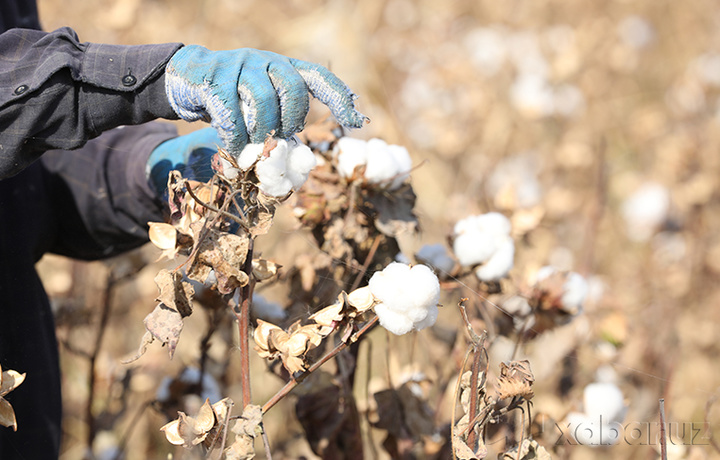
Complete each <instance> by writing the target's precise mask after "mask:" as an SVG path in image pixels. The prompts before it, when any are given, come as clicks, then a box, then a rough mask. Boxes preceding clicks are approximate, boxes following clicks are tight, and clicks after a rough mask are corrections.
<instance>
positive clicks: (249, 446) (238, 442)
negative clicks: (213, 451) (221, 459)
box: [225, 404, 262, 460]
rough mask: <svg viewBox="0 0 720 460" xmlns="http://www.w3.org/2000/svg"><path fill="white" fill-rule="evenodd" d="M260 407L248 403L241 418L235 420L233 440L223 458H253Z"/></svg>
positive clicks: (258, 430)
mask: <svg viewBox="0 0 720 460" xmlns="http://www.w3.org/2000/svg"><path fill="white" fill-rule="evenodd" d="M261 422H262V408H261V407H260V406H255V405H253V404H248V405H247V406H245V409H243V413H242V416H241V418H239V419H238V420H237V421H236V422H235V426H233V428H232V432H233V433H235V441H234V442H233V443H232V445H230V447H228V448H227V449H226V450H225V460H250V459H252V458H255V447H254V444H255V437H256V436H257V435H259V434H260V430H261V427H260V423H261Z"/></svg>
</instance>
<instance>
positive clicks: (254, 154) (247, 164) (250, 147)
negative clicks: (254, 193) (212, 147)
mask: <svg viewBox="0 0 720 460" xmlns="http://www.w3.org/2000/svg"><path fill="white" fill-rule="evenodd" d="M264 147H265V146H264V144H247V145H246V146H245V148H244V149H243V151H242V152H240V156H238V158H237V164H238V167H239V168H240V169H242V170H244V171H245V170H248V169H250V168H251V167H252V165H254V164H255V162H256V161H257V160H258V158H260V155H262V153H263V148H264Z"/></svg>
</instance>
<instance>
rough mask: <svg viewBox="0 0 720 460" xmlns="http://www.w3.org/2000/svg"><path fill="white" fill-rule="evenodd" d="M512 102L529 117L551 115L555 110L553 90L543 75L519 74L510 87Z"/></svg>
mask: <svg viewBox="0 0 720 460" xmlns="http://www.w3.org/2000/svg"><path fill="white" fill-rule="evenodd" d="M510 99H511V101H512V104H513V105H514V106H515V108H517V109H518V110H519V111H520V112H521V113H522V114H524V115H525V116H527V117H530V118H541V117H546V116H549V115H552V113H553V111H554V110H555V105H554V98H553V91H552V88H550V85H549V84H548V82H547V80H546V79H545V77H544V76H543V75H540V74H535V73H522V74H520V75H519V76H518V77H517V78H516V79H515V81H514V82H513V84H512V86H511V87H510Z"/></svg>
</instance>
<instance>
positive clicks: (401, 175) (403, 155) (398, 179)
mask: <svg viewBox="0 0 720 460" xmlns="http://www.w3.org/2000/svg"><path fill="white" fill-rule="evenodd" d="M388 152H389V153H390V155H392V157H393V159H394V160H395V165H396V172H395V174H394V176H395V177H394V178H393V181H392V183H391V184H390V186H389V187H388V189H389V190H396V189H398V188H399V187H400V186H401V185H402V184H403V182H405V180H407V178H408V177H410V170H411V169H412V159H411V158H410V153H408V150H407V149H406V148H405V147H403V146H401V145H388Z"/></svg>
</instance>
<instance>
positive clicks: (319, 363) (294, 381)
mask: <svg viewBox="0 0 720 460" xmlns="http://www.w3.org/2000/svg"><path fill="white" fill-rule="evenodd" d="M377 322H378V317H377V315H376V316H374V317H373V318H372V319H371V320H370V321H368V322H367V323H365V325H364V326H363V327H362V328H360V329H359V330H358V331H357V332H355V333H354V334H353V335H352V336H350V337H349V338H348V339H347V340H344V341H341V342H340V343H338V344H337V345H336V346H335V348H333V349H332V350H330V351H329V352H327V353H326V354H325V355H324V356H323V357H322V358H320V359H319V360H317V361H316V362H315V363H313V364H312V366H310V367H309V368H308V369H307V370H305V371H304V372H302V373H301V374H300V375H298V376H297V377H292V378H291V379H290V380H289V381H288V382H287V383H286V384H285V386H284V387H282V388H281V389H280V390H279V391H278V392H277V393H275V395H274V396H273V397H272V398H270V399H269V400H268V402H266V403H265V404H264V405H263V407H262V411H263V414H264V413H266V412H267V411H269V410H270V409H272V408H273V406H275V405H276V404H277V403H278V402H280V401H281V400H282V399H283V398H284V397H285V396H287V395H288V394H289V393H290V392H291V391H292V390H293V389H294V388H295V387H296V386H298V385H299V384H300V383H301V382H302V381H303V380H305V379H306V378H307V376H308V375H310V374H312V373H313V372H315V371H316V370H318V369H319V368H320V367H321V366H322V365H323V364H325V363H326V362H328V361H330V360H331V359H332V358H334V357H335V356H336V355H337V354H338V353H340V352H341V351H343V350H344V349H345V348H347V347H348V345H350V344H351V343H354V342H357V341H358V339H360V337H361V336H362V335H363V334H365V333H366V332H368V331H369V330H370V329H372V327H373V326H375V324H376V323H377Z"/></svg>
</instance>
